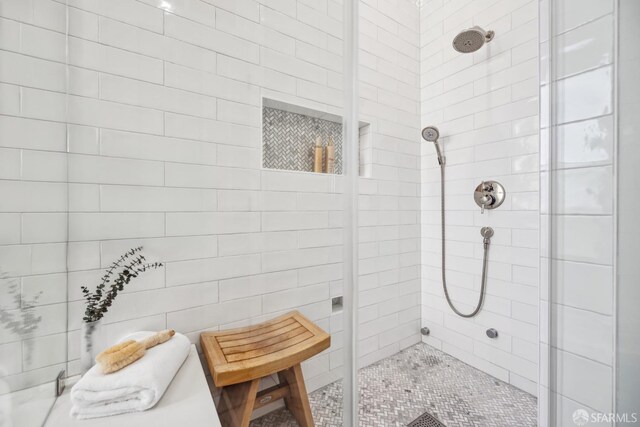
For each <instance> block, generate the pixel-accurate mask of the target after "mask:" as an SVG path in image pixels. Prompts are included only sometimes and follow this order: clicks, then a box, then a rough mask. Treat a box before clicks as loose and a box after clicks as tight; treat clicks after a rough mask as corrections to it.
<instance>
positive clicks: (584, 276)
mask: <svg viewBox="0 0 640 427" xmlns="http://www.w3.org/2000/svg"><path fill="white" fill-rule="evenodd" d="M549 8H551V12H552V13H553V15H554V21H553V25H552V26H551V27H549V28H546V29H541V33H540V52H541V57H540V61H541V72H542V74H543V75H542V78H541V87H540V90H541V96H542V98H541V114H542V116H541V119H542V120H541V123H542V126H543V128H542V129H541V144H540V148H541V170H542V172H541V201H542V206H541V207H540V208H541V215H542V216H541V230H543V231H542V233H541V237H542V239H541V276H540V277H541V293H540V318H541V320H544V322H541V325H540V354H541V356H543V357H544V359H543V360H541V365H542V368H543V369H542V371H541V376H540V389H539V390H540V396H541V403H542V402H545V404H544V405H541V407H540V410H541V418H540V419H541V425H542V426H546V425H547V419H548V414H549V408H548V407H547V406H546V400H550V401H552V402H554V406H553V409H554V410H555V412H556V413H554V414H551V416H552V417H557V419H558V421H557V423H558V425H566V424H569V423H572V422H573V421H572V414H573V411H575V410H576V409H578V408H583V409H586V410H587V411H589V412H592V411H593V412H596V411H597V412H604V413H608V412H612V411H613V395H614V390H613V387H614V386H613V369H614V368H613V366H614V353H613V352H614V349H613V347H614V331H615V323H616V322H615V318H614V302H613V301H614V279H613V256H614V217H613V211H614V199H613V194H614V181H615V177H614V155H613V152H614V148H613V147H614V136H615V132H614V117H613V113H614V104H613V101H612V99H613V82H614V80H613V78H614V77H613V73H612V68H613V66H612V64H613V63H614V59H615V58H614V52H615V48H614V37H615V27H614V25H613V23H614V21H615V20H616V17H615V14H614V2H613V1H612V0H605V1H598V2H595V1H586V2H583V1H576V0H566V1H563V2H558V1H549V2H547V1H544V2H542V3H541V11H544V12H543V13H548V11H549ZM541 18H542V19H546V18H547V17H546V16H544V15H543V16H542V17H541ZM592 31H596V32H597V33H592ZM596 34H597V36H596ZM552 65H553V68H551V67H552ZM550 86H551V87H552V89H551V90H549V87H550ZM551 105H553V109H550V106H551ZM549 125H551V126H552V127H549ZM549 231H550V232H551V234H549ZM549 282H550V283H549ZM550 290H551V294H550V292H549V291H550ZM548 318H550V319H551V322H552V323H551V325H549V322H548V320H547V319H548ZM549 326H550V328H549ZM549 329H551V331H552V334H553V335H552V336H551V337H549ZM549 345H551V352H550V351H549ZM549 353H551V360H547V359H548V356H549ZM548 365H551V366H548ZM549 369H551V370H552V371H551V372H554V373H556V374H557V378H552V379H551V384H549V380H550V379H549ZM549 389H551V390H553V391H552V392H551V395H550V391H549ZM602 425H612V424H611V423H607V422H605V423H602Z"/></svg>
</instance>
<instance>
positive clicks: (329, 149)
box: [325, 137, 336, 173]
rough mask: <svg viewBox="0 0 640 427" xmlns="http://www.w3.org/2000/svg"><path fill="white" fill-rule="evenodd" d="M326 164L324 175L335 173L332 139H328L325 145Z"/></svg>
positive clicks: (334, 149)
mask: <svg viewBox="0 0 640 427" xmlns="http://www.w3.org/2000/svg"><path fill="white" fill-rule="evenodd" d="M325 157H326V159H327V164H326V168H325V172H326V173H336V146H335V145H334V144H333V138H332V137H329V142H328V143H327V155H326V156H325Z"/></svg>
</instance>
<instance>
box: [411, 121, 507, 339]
mask: <svg viewBox="0 0 640 427" xmlns="http://www.w3.org/2000/svg"><path fill="white" fill-rule="evenodd" d="M422 137H423V138H424V139H425V141H429V142H433V143H434V145H435V147H436V153H437V155H438V163H439V164H440V230H441V237H442V251H441V252H442V267H441V268H442V289H443V290H444V296H445V298H446V300H447V304H449V307H451V310H453V312H454V313H456V314H457V315H458V316H461V317H473V316H475V315H476V314H478V313H479V312H480V309H481V308H482V304H483V303H484V296H485V288H486V286H487V264H488V263H489V262H488V253H489V245H490V243H491V237H492V236H493V228H491V227H482V229H481V230H480V234H481V235H482V238H483V244H484V255H483V257H482V285H481V287H480V298H479V299H478V305H477V306H476V308H475V309H474V310H473V311H472V312H471V313H469V314H465V313H462V312H461V311H459V310H458V309H457V308H456V307H455V306H454V305H453V302H452V301H451V297H450V296H449V290H448V289H447V275H446V272H445V271H446V243H445V242H446V240H445V221H444V220H445V215H444V214H445V205H444V198H445V197H444V196H445V194H444V168H445V158H444V156H443V155H442V152H441V151H440V145H439V144H438V138H439V137H440V132H439V131H438V128H437V127H435V126H427V127H425V128H424V129H422ZM489 182H491V183H493V182H494V181H489ZM496 184H497V183H496ZM498 185H500V184H498ZM496 188H497V187H496ZM500 188H502V186H501V185H500ZM502 193H503V195H502V200H501V201H500V203H502V201H503V200H504V188H502ZM489 195H490V196H492V197H493V194H492V193H491V194H489ZM496 200H497V198H496V199H489V198H487V199H486V200H485V201H484V204H486V205H487V206H489V205H494V204H495V201H496ZM490 202H491V203H490ZM498 206H499V203H498ZM496 207H497V206H496ZM423 334H424V332H423Z"/></svg>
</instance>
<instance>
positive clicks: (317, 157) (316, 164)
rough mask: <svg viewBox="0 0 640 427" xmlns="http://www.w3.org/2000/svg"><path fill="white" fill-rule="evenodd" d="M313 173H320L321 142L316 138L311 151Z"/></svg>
mask: <svg viewBox="0 0 640 427" xmlns="http://www.w3.org/2000/svg"><path fill="white" fill-rule="evenodd" d="M313 159H314V161H313V171H314V172H319V173H322V140H321V139H320V137H317V138H316V145H315V148H314V151H313Z"/></svg>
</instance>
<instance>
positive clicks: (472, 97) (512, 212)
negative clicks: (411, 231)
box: [420, 0, 539, 395]
mask: <svg viewBox="0 0 640 427" xmlns="http://www.w3.org/2000/svg"><path fill="white" fill-rule="evenodd" d="M420 23H421V27H420V32H421V37H420V61H421V62H420V64H421V68H420V87H421V99H420V101H421V105H422V109H421V121H422V126H427V125H434V126H437V127H438V128H439V130H440V144H441V145H442V147H443V149H444V154H445V156H446V161H447V164H446V168H445V186H446V189H445V193H446V198H445V203H446V222H447V226H446V232H447V248H446V250H447V255H446V258H447V259H446V261H447V270H446V274H447V281H448V287H449V292H450V294H451V297H452V299H453V302H454V303H455V304H456V306H457V307H458V308H459V309H460V310H462V311H463V312H470V311H472V310H473V308H474V307H475V304H476V302H477V300H478V297H479V290H480V282H481V271H482V255H483V247H482V237H481V236H480V232H479V231H480V227H483V226H491V227H493V228H494V229H495V235H494V237H493V238H492V241H491V247H490V249H489V267H488V282H487V289H486V294H487V295H486V300H485V303H484V306H483V309H482V311H481V312H480V314H479V315H478V316H477V317H475V318H472V319H464V318H461V317H458V316H457V315H456V314H455V313H453V311H452V310H451V309H450V308H449V306H448V305H447V303H446V301H445V299H444V293H443V290H442V281H441V250H440V230H441V229H440V223H441V222H440V169H439V166H438V162H437V159H436V153H435V149H434V147H433V144H432V143H428V142H425V143H424V144H423V146H422V156H421V159H422V162H421V170H422V187H421V208H422V210H421V216H422V217H421V224H422V259H421V264H422V274H421V276H422V325H423V326H427V327H428V328H429V329H430V330H431V334H430V335H429V336H428V337H425V338H424V339H423V340H424V342H426V343H428V344H430V345H433V346H435V347H437V348H438V349H441V350H443V351H446V352H448V353H450V354H452V355H453V356H455V357H457V358H459V359H460V360H462V361H464V362H466V363H469V364H471V365H473V366H475V367H476V368H478V369H481V370H483V371H485V372H487V373H489V374H491V375H493V376H495V377H497V378H499V379H501V380H503V381H506V382H508V383H510V384H512V385H514V386H516V387H519V388H521V389H523V390H525V391H527V392H529V393H532V394H534V395H535V394H536V393H537V381H538V299H539V294H538V263H539V251H538V246H539V245H538V222H539V206H538V205H539V203H538V199H539V194H538V164H539V162H538V89H539V88H538V83H537V82H538V72H537V70H538V2H537V0H517V1H512V0H510V1H498V2H496V1H492V0H481V1H471V0H463V1H439V0H431V1H429V0H427V1H424V2H423V6H422V11H421V20H420ZM474 25H479V26H481V27H483V28H484V29H485V30H493V31H495V33H496V35H495V38H494V39H493V40H492V41H491V42H490V43H488V44H486V45H485V46H484V47H482V48H481V49H480V50H478V51H476V52H474V53H469V54H461V53H458V52H456V51H455V50H454V49H453V48H452V46H451V43H452V40H453V38H454V37H455V35H457V34H458V32H460V31H462V30H464V29H466V28H469V27H472V26H474ZM484 180H496V181H498V182H500V183H501V184H503V185H504V187H505V189H506V193H507V197H506V199H505V202H504V203H503V204H502V206H500V207H499V208H497V209H496V210H491V211H485V213H484V214H481V213H480V208H479V207H478V206H477V205H476V204H475V203H474V200H473V190H474V189H475V187H476V186H477V185H478V184H480V182H481V181H484ZM488 328H495V329H497V330H498V338H497V339H490V338H488V337H487V335H486V334H485V331H486V330H487V329H488Z"/></svg>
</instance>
